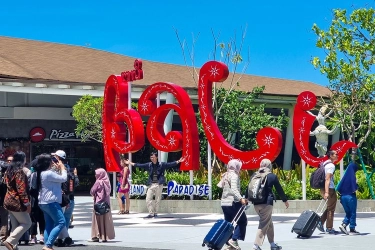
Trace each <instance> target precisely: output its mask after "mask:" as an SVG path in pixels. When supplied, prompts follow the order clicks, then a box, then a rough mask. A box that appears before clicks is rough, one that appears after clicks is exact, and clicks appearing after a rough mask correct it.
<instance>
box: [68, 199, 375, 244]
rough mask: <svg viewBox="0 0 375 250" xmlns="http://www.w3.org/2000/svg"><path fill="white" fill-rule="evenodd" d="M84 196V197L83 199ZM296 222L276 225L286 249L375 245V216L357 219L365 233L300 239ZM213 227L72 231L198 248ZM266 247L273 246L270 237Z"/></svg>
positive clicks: (82, 239)
mask: <svg viewBox="0 0 375 250" xmlns="http://www.w3.org/2000/svg"><path fill="white" fill-rule="evenodd" d="M80 198H81V197H80ZM80 200H81V201H83V200H82V199H80ZM88 200H89V199H85V200H84V201H86V202H87V201H88ZM207 216H210V215H207ZM275 216H276V214H275ZM280 216H281V215H280ZM293 223H294V222H292V221H291V222H283V223H277V224H275V225H274V226H275V240H276V243H278V244H279V245H281V246H282V247H283V249H285V250H288V249H296V250H297V249H298V250H303V249H306V250H307V249H309V250H310V249H319V250H328V249H330V250H331V249H332V248H337V249H342V248H348V249H350V248H352V249H373V247H374V246H375V227H374V225H375V218H360V219H358V220H357V224H358V226H357V230H358V231H360V232H361V233H362V234H361V235H356V236H347V235H343V234H338V235H327V234H321V233H320V232H319V231H318V230H316V231H315V232H314V235H313V236H312V237H311V238H310V239H297V238H296V234H294V233H291V228H292V226H293ZM340 223H341V221H340V220H338V219H336V220H335V222H334V225H335V228H336V229H337V230H338V226H339V225H340ZM210 228H211V226H210V225H204V226H189V225H186V226H181V225H178V226H171V225H168V226H166V225H163V224H158V226H157V227H148V226H147V225H144V227H127V226H123V227H116V228H115V231H116V239H115V240H113V241H110V242H107V243H91V242H87V240H88V239H90V232H91V228H90V227H75V228H73V229H70V230H69V232H70V233H71V236H72V238H73V239H74V240H75V242H76V243H78V244H87V245H90V246H112V247H123V248H124V249H125V248H126V249H176V250H192V249H194V250H195V249H207V247H205V248H203V247H202V246H201V245H202V240H203V238H204V236H205V235H206V234H207V232H208V231H209V229H210ZM256 230H257V226H255V225H248V227H247V238H246V240H245V241H244V242H241V241H240V246H241V249H243V250H245V249H249V250H250V249H252V242H253V240H254V237H255V233H256ZM262 249H270V246H269V243H268V241H267V239H266V240H265V243H264V245H263V246H262Z"/></svg>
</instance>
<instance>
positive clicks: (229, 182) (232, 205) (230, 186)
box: [221, 160, 248, 250]
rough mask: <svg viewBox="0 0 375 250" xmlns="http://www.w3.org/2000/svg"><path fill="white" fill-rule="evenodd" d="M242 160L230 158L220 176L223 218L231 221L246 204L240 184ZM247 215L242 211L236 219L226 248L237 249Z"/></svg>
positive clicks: (241, 238) (242, 238) (242, 235)
mask: <svg viewBox="0 0 375 250" xmlns="http://www.w3.org/2000/svg"><path fill="white" fill-rule="evenodd" d="M241 167H242V162H240V161H239V160H230V161H229V162H228V165H227V172H226V173H225V174H224V175H223V176H222V179H221V183H222V188H223V194H222V196H221V208H222V210H223V213H224V219H225V220H226V221H228V222H232V221H233V219H234V218H235V216H236V215H237V213H239V212H240V210H241V209H243V208H242V206H245V205H246V204H247V202H248V201H247V200H246V199H244V198H242V195H241V185H240V176H239V174H240V169H241ZM246 225H247V217H246V214H245V213H242V214H241V215H240V217H239V219H238V221H237V226H236V228H235V229H234V233H233V235H232V237H231V239H230V240H229V241H228V242H227V248H226V249H227V250H230V249H239V245H238V240H242V241H243V240H245V236H246Z"/></svg>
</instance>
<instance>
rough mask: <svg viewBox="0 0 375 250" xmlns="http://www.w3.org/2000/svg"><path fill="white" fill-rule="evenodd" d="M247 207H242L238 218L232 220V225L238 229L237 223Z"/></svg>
mask: <svg viewBox="0 0 375 250" xmlns="http://www.w3.org/2000/svg"><path fill="white" fill-rule="evenodd" d="M246 207H247V205H242V207H241V208H240V209H239V210H238V212H237V214H236V216H234V218H233V220H232V225H233V226H234V227H236V225H237V221H238V220H239V219H240V217H241V215H242V213H243V212H245V210H246Z"/></svg>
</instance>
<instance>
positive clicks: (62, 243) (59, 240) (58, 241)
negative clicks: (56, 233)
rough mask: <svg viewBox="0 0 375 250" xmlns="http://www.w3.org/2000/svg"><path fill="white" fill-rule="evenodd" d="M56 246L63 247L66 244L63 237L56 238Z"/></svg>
mask: <svg viewBox="0 0 375 250" xmlns="http://www.w3.org/2000/svg"><path fill="white" fill-rule="evenodd" d="M53 245H54V246H56V247H63V246H64V241H63V240H62V239H57V240H55V242H54V243H53Z"/></svg>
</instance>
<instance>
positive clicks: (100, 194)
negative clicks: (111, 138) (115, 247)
mask: <svg viewBox="0 0 375 250" xmlns="http://www.w3.org/2000/svg"><path fill="white" fill-rule="evenodd" d="M95 178H96V181H95V183H94V185H93V186H92V188H91V191H90V194H91V195H92V196H93V197H94V204H95V203H100V202H107V203H108V204H111V203H110V195H111V183H110V182H109V178H108V175H107V172H106V171H105V170H104V169H103V168H98V169H96V170H95ZM114 238H115V228H114V226H113V220H112V213H111V211H109V212H108V213H105V214H103V215H97V214H95V211H94V210H93V214H92V223H91V241H93V242H99V239H101V240H102V242H107V240H112V239H114Z"/></svg>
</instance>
